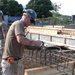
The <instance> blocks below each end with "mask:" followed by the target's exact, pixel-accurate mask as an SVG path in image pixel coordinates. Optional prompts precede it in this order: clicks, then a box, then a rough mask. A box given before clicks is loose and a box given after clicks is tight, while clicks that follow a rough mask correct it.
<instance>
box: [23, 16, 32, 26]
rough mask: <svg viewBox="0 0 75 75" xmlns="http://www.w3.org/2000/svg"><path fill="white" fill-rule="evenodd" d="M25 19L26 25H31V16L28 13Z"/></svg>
mask: <svg viewBox="0 0 75 75" xmlns="http://www.w3.org/2000/svg"><path fill="white" fill-rule="evenodd" d="M24 21H25V26H26V27H28V26H30V25H31V21H30V16H28V15H27V16H25V18H24Z"/></svg>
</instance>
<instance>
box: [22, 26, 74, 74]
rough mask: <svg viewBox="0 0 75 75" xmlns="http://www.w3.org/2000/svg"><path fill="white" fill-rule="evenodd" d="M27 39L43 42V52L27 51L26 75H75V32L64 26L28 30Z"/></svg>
mask: <svg viewBox="0 0 75 75" xmlns="http://www.w3.org/2000/svg"><path fill="white" fill-rule="evenodd" d="M26 35H27V37H28V38H29V39H32V40H33V39H34V40H42V41H43V42H44V45H42V48H41V50H38V49H36V48H35V47H33V48H31V49H30V48H29V49H27V50H26V49H25V53H24V57H23V59H24V60H25V62H24V65H25V73H24V75H75V30H74V29H69V28H65V27H64V26H55V27H52V26H46V27H45V26H44V27H37V26H36V27H35V26H30V27H28V28H27V34H26Z"/></svg>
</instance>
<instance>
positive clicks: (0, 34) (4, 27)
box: [0, 21, 7, 40]
mask: <svg viewBox="0 0 75 75" xmlns="http://www.w3.org/2000/svg"><path fill="white" fill-rule="evenodd" d="M2 30H4V31H7V25H6V23H5V22H4V21H2V22H0V40H1V39H4V37H3V32H2Z"/></svg>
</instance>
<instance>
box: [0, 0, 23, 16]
mask: <svg viewBox="0 0 75 75" xmlns="http://www.w3.org/2000/svg"><path fill="white" fill-rule="evenodd" d="M0 10H2V11H3V13H4V14H5V15H10V16H20V15H22V12H23V7H22V5H21V4H18V2H17V1H15V0H1V1H0Z"/></svg>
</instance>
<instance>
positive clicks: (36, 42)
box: [16, 35, 42, 46]
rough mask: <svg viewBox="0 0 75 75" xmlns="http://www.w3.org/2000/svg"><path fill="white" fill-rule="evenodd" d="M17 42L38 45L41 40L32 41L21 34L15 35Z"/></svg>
mask: <svg viewBox="0 0 75 75" xmlns="http://www.w3.org/2000/svg"><path fill="white" fill-rule="evenodd" d="M16 39H17V42H18V43H20V44H23V45H32V46H40V45H41V43H42V41H33V40H29V39H27V38H25V37H24V36H23V35H17V36H16Z"/></svg>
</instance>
